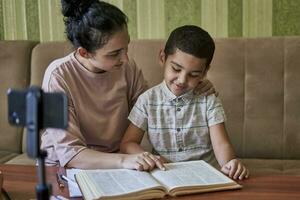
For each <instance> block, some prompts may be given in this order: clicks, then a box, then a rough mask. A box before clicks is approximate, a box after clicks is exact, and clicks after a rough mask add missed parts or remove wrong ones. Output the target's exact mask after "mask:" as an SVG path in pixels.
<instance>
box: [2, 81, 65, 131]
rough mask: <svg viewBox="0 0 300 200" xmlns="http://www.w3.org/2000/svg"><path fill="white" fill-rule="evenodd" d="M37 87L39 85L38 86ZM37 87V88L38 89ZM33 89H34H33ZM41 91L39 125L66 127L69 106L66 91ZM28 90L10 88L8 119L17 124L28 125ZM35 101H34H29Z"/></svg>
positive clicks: (8, 93)
mask: <svg viewBox="0 0 300 200" xmlns="http://www.w3.org/2000/svg"><path fill="white" fill-rule="evenodd" d="M36 88H37V87H36ZM36 88H35V89H36ZM31 91H32V90H31ZM35 91H40V93H39V94H41V95H40V97H39V98H40V99H39V100H38V101H39V102H40V103H39V106H38V114H39V120H38V123H39V126H40V128H41V129H43V128H61V129H66V128H67V125H68V107H67V103H68V102H67V97H66V95H65V94H64V93H46V92H43V91H42V90H40V89H39V90H35ZM28 92H29V89H27V90H15V89H11V88H10V89H9V90H8V91H7V97H8V121H9V123H10V124H12V125H15V126H26V125H27V124H26V116H28V113H27V111H29V110H30V109H28V108H27V105H28V104H27V102H26V101H27V100H26V96H27V94H28ZM30 103H34V101H32V102H29V104H30Z"/></svg>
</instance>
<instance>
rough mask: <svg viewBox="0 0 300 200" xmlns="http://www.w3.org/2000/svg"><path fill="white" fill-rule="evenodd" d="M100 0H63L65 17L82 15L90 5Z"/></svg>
mask: <svg viewBox="0 0 300 200" xmlns="http://www.w3.org/2000/svg"><path fill="white" fill-rule="evenodd" d="M97 1H98V0H61V6H62V14H63V15H64V16H65V17H80V16H82V15H83V14H84V13H85V12H86V10H87V9H88V8H89V7H90V5H91V4H92V3H94V2H97Z"/></svg>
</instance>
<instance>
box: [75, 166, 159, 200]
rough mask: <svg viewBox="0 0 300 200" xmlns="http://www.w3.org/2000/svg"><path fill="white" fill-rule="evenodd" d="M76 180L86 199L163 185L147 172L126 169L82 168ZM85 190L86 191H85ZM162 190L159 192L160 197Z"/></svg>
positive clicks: (117, 194)
mask: <svg viewBox="0 0 300 200" xmlns="http://www.w3.org/2000/svg"><path fill="white" fill-rule="evenodd" d="M76 180H77V182H78V184H79V185H80V188H81V191H82V193H83V195H84V197H85V198H86V199H95V198H100V197H108V196H122V195H124V194H129V193H134V192H139V191H145V190H148V189H151V188H161V189H160V190H161V191H164V189H163V187H162V186H161V185H160V184H159V183H158V182H157V181H156V180H155V179H154V178H152V176H151V175H150V174H149V173H148V172H139V171H135V170H127V169H107V170H83V171H81V172H79V173H77V174H76ZM85 192H86V193H85ZM163 193H165V191H164V192H160V195H159V196H160V197H162V196H163V195H162V194H163Z"/></svg>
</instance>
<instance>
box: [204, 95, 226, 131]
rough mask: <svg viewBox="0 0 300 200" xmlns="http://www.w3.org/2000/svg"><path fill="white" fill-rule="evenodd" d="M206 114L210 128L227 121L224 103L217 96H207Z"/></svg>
mask: <svg viewBox="0 0 300 200" xmlns="http://www.w3.org/2000/svg"><path fill="white" fill-rule="evenodd" d="M206 112H207V113H206V115H207V121H208V126H209V127H210V126H213V125H216V124H220V123H223V122H225V121H226V116H225V112H224V109H223V105H222V102H221V100H220V99H219V98H218V97H216V95H215V94H212V95H209V96H207V110H206Z"/></svg>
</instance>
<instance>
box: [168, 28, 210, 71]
mask: <svg viewBox="0 0 300 200" xmlns="http://www.w3.org/2000/svg"><path fill="white" fill-rule="evenodd" d="M176 49H179V50H181V51H183V52H185V53H188V54H191V55H193V56H195V57H197V58H202V59H203V58H205V59H206V66H209V65H210V63H211V60H212V58H213V55H214V51H215V43H214V40H213V39H212V37H211V36H210V35H209V34H208V32H206V31H205V30H203V29H202V28H200V27H198V26H194V25H185V26H181V27H178V28H176V29H175V30H173V31H172V32H171V34H170V36H169V38H168V40H167V42H166V45H165V49H164V52H165V55H166V58H167V57H168V56H169V55H172V54H173V53H175V51H176Z"/></svg>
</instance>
